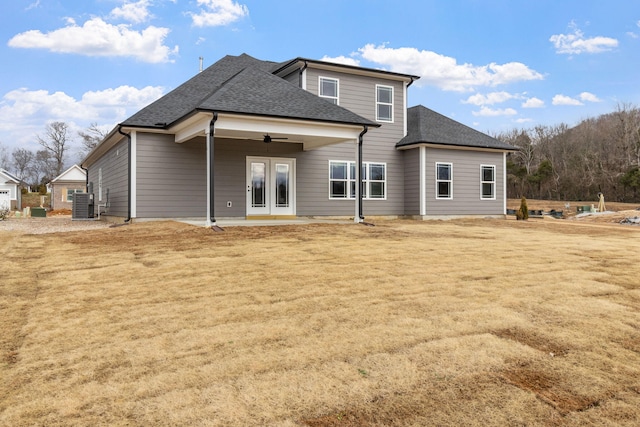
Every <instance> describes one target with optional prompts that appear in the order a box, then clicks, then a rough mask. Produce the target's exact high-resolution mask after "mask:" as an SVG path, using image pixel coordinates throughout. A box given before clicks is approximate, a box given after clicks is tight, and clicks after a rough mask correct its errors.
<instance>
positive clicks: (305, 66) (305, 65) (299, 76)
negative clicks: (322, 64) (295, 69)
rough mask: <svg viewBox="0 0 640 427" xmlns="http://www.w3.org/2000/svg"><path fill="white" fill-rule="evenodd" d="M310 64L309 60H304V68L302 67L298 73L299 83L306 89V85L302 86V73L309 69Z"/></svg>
mask: <svg viewBox="0 0 640 427" xmlns="http://www.w3.org/2000/svg"><path fill="white" fill-rule="evenodd" d="M308 66H309V63H308V62H307V61H304V65H303V66H302V68H300V73H299V74H298V85H299V86H300V88H301V89H306V88H304V87H302V83H303V80H302V74H303V73H304V70H306V69H307V67H308Z"/></svg>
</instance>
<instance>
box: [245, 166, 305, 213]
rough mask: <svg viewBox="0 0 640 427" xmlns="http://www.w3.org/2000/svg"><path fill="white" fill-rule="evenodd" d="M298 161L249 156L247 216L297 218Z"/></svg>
mask: <svg viewBox="0 0 640 427" xmlns="http://www.w3.org/2000/svg"><path fill="white" fill-rule="evenodd" d="M295 166H296V160H295V159H284V158H275V157H247V216H252V215H253V216H255V215H295V214H296V204H295V194H296V191H295V182H296V170H295Z"/></svg>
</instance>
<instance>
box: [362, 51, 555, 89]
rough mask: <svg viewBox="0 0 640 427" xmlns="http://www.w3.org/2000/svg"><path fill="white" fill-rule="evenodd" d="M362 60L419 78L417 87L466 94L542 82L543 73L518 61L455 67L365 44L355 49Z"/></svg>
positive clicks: (444, 59)
mask: <svg viewBox="0 0 640 427" xmlns="http://www.w3.org/2000/svg"><path fill="white" fill-rule="evenodd" d="M358 51H359V53H360V55H361V56H362V58H364V59H365V60H367V61H370V62H374V63H376V64H380V65H382V66H385V67H387V68H388V69H390V70H391V71H395V72H399V73H406V74H414V75H419V76H420V77H421V78H420V80H418V81H417V82H416V84H417V85H422V86H424V85H434V86H437V87H439V88H441V89H443V90H448V91H459V92H466V91H470V90H473V88H475V87H479V86H497V85H503V84H509V83H515V82H519V81H525V80H541V79H543V76H542V74H540V73H538V72H537V71H535V70H532V69H530V68H529V67H527V66H526V65H524V64H522V63H520V62H509V63H506V64H496V63H490V64H488V65H480V66H477V65H473V64H458V63H457V61H456V59H455V58H451V57H448V56H444V55H440V54H438V53H435V52H431V51H427V50H418V49H415V48H410V47H403V48H398V49H392V48H388V47H386V46H385V45H381V46H374V45H373V44H368V45H366V46H364V47H362V48H360V49H358Z"/></svg>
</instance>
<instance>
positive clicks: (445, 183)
mask: <svg viewBox="0 0 640 427" xmlns="http://www.w3.org/2000/svg"><path fill="white" fill-rule="evenodd" d="M436 199H453V165H452V164H451V163H436Z"/></svg>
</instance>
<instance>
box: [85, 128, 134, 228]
mask: <svg viewBox="0 0 640 427" xmlns="http://www.w3.org/2000/svg"><path fill="white" fill-rule="evenodd" d="M100 169H102V200H99V194H98V193H99V189H98V176H99V170H100ZM88 176H89V182H90V183H93V194H94V203H95V204H96V209H97V205H98V204H104V203H106V201H107V190H109V205H110V206H109V210H108V214H109V215H114V216H120V217H126V216H127V215H128V208H129V201H128V197H129V181H128V176H129V148H128V145H127V139H126V138H123V139H122V140H120V142H118V143H117V144H116V145H115V146H114V147H113V148H111V150H109V151H107V153H106V154H104V155H103V156H102V157H100V159H98V160H97V161H96V162H95V163H94V164H92V165H91V166H90V167H89V173H88Z"/></svg>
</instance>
